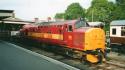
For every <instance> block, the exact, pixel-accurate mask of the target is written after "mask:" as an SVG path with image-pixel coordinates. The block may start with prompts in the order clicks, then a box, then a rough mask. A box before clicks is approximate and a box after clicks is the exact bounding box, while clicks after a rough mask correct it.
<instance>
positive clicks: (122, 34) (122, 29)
mask: <svg viewBox="0 0 125 70" xmlns="http://www.w3.org/2000/svg"><path fill="white" fill-rule="evenodd" d="M121 36H125V27H121Z"/></svg>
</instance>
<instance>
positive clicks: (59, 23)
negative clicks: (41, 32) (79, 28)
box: [36, 20, 76, 26]
mask: <svg viewBox="0 0 125 70" xmlns="http://www.w3.org/2000/svg"><path fill="white" fill-rule="evenodd" d="M74 22H76V20H66V21H57V22H41V23H37V24H36V25H38V26H43V25H62V24H72V23H74Z"/></svg>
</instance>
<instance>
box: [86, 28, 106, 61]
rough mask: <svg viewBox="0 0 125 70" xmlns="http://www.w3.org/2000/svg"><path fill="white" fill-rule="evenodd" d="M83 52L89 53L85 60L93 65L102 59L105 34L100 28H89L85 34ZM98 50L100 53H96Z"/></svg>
mask: <svg viewBox="0 0 125 70" xmlns="http://www.w3.org/2000/svg"><path fill="white" fill-rule="evenodd" d="M84 50H85V51H89V52H90V53H88V54H87V57H86V58H87V60H88V61H90V62H92V63H95V62H101V61H102V59H103V58H104V54H103V53H105V52H104V50H105V33H104V31H103V30H102V29H100V28H91V29H89V30H87V32H86V33H85V48H84ZM97 50H99V51H100V52H98V51H97Z"/></svg>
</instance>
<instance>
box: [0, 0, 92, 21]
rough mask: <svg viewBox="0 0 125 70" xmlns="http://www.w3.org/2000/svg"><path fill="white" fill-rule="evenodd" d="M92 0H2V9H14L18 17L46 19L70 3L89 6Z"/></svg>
mask: <svg viewBox="0 0 125 70" xmlns="http://www.w3.org/2000/svg"><path fill="white" fill-rule="evenodd" d="M91 1H92V0H0V9H9V10H14V11H15V14H16V17H18V18H21V19H26V20H32V19H33V18H35V17H38V18H40V19H42V20H43V19H46V18H47V17H49V16H50V17H54V15H55V14H56V13H60V12H64V11H65V10H66V8H67V6H68V5H70V4H71V3H74V2H78V3H80V5H81V6H82V7H83V8H86V9H87V8H88V7H90V5H91Z"/></svg>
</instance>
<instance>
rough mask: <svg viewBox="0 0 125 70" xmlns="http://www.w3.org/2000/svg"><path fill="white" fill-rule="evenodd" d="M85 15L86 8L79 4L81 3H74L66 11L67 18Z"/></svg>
mask: <svg viewBox="0 0 125 70" xmlns="http://www.w3.org/2000/svg"><path fill="white" fill-rule="evenodd" d="M80 17H82V18H84V17H85V10H84V9H83V8H82V7H81V6H80V5H79V3H72V4H71V5H69V6H68V8H67V9H66V11H65V16H64V18H65V19H68V20H69V19H78V18H80Z"/></svg>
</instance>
